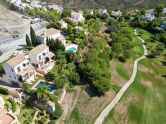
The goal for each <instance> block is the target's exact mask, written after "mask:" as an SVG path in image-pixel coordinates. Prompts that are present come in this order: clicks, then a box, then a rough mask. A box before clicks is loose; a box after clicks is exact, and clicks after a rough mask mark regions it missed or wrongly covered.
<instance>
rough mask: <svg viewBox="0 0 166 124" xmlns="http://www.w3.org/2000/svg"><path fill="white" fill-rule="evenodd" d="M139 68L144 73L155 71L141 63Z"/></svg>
mask: <svg viewBox="0 0 166 124" xmlns="http://www.w3.org/2000/svg"><path fill="white" fill-rule="evenodd" d="M138 68H139V70H140V71H142V72H144V73H153V70H151V69H149V68H147V67H145V66H144V65H141V64H140V65H139V66H138Z"/></svg>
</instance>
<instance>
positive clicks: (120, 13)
mask: <svg viewBox="0 0 166 124" xmlns="http://www.w3.org/2000/svg"><path fill="white" fill-rule="evenodd" d="M111 15H112V16H113V17H120V16H122V12H121V11H120V10H118V11H112V14H111Z"/></svg>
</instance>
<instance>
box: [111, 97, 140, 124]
mask: <svg viewBox="0 0 166 124" xmlns="http://www.w3.org/2000/svg"><path fill="white" fill-rule="evenodd" d="M138 100H139V99H138V97H137V96H136V95H135V94H130V95H129V96H128V97H126V98H124V99H122V100H121V102H119V103H118V104H117V105H116V106H115V109H114V112H115V113H116V116H114V121H115V122H117V123H118V124H129V123H130V122H129V121H130V120H129V119H128V115H127V112H128V107H129V105H130V104H134V103H136V102H137V101H138Z"/></svg>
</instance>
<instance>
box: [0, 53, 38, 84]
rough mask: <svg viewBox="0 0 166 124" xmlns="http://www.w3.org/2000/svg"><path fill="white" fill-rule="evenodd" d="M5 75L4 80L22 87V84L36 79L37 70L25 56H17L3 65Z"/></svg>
mask: <svg viewBox="0 0 166 124" xmlns="http://www.w3.org/2000/svg"><path fill="white" fill-rule="evenodd" d="M3 69H4V71H5V74H4V75H3V78H4V79H6V80H8V81H10V82H13V84H17V85H19V86H22V83H21V82H28V83H30V82H32V81H34V77H35V69H34V67H33V66H32V65H31V64H30V62H29V60H28V59H27V58H25V57H24V55H17V56H15V57H13V58H12V59H10V60H9V61H7V62H5V63H4V64H3Z"/></svg>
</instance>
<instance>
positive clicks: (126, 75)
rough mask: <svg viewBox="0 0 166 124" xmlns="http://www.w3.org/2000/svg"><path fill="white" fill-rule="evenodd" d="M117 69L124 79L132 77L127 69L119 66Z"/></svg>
mask: <svg viewBox="0 0 166 124" xmlns="http://www.w3.org/2000/svg"><path fill="white" fill-rule="evenodd" d="M116 71H117V73H118V74H119V75H120V76H121V77H122V78H123V79H125V80H129V79H130V75H129V74H128V71H126V70H125V69H124V68H123V67H117V68H116Z"/></svg>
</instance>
